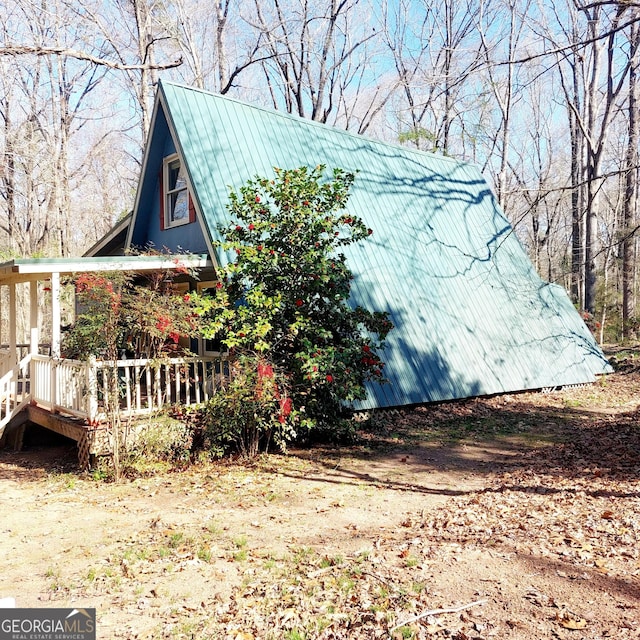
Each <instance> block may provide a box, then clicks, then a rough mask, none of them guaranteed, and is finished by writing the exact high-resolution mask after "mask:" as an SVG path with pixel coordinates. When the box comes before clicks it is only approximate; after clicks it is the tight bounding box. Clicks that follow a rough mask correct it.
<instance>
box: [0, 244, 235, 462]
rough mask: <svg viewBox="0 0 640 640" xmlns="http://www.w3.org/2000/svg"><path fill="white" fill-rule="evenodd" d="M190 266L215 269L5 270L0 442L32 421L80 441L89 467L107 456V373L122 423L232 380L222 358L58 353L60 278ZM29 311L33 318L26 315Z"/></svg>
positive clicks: (188, 260)
mask: <svg viewBox="0 0 640 640" xmlns="http://www.w3.org/2000/svg"><path fill="white" fill-rule="evenodd" d="M187 267H188V268H189V269H204V268H209V269H210V268H211V263H210V261H209V260H207V259H206V258H205V257H197V256H158V257H156V256H153V257H149V256H135V257H129V258H126V257H117V258H97V259H96V258H93V259H75V260H70V259H57V260H28V259H26V260H14V261H11V262H10V263H5V264H3V265H0V301H2V300H5V301H6V300H7V299H8V308H6V309H0V318H2V322H0V437H1V436H2V434H3V432H4V431H5V429H7V427H8V426H9V425H12V426H14V427H15V428H16V429H18V430H20V429H24V426H23V425H24V423H25V422H26V421H31V422H34V423H36V424H39V425H41V426H43V427H45V428H47V429H50V430H52V431H55V432H57V433H61V434H62V435H65V436H66V437H69V438H71V439H73V440H75V441H76V442H77V443H78V455H79V461H80V464H81V466H82V467H83V468H86V467H87V466H88V464H89V457H90V455H92V454H100V453H104V452H105V451H104V449H105V447H106V446H107V443H106V437H105V433H106V431H107V429H106V427H105V424H106V420H107V407H106V406H105V401H106V399H107V398H108V397H109V394H108V393H107V385H108V380H109V374H114V375H116V376H117V381H118V400H119V413H120V417H121V418H123V419H125V420H131V419H134V418H136V417H140V416H144V415H150V414H153V413H154V412H157V411H159V410H161V409H163V408H166V407H167V406H172V405H176V404H182V405H185V406H190V405H194V404H200V403H202V402H206V401H207V400H208V399H209V398H210V397H211V395H212V394H214V393H215V392H216V390H217V389H219V388H220V387H221V386H223V385H224V384H225V380H226V379H227V377H228V375H229V362H228V359H227V358H226V357H225V356H192V357H173V358H162V359H158V360H149V359H140V358H135V359H122V360H118V361H117V362H113V361H104V360H98V359H95V358H92V359H90V360H88V361H80V360H71V359H67V358H64V357H62V355H61V349H60V345H61V310H60V295H61V276H63V275H72V274H77V273H82V272H95V271H113V270H116V269H120V270H130V271H148V270H160V269H185V268H187ZM19 287H21V288H22V290H21V291H19V290H18V288H19ZM7 290H8V295H7ZM19 294H20V295H19ZM44 295H47V296H49V295H50V299H47V300H46V304H44V305H43V304H42V302H43V300H42V297H43V296H44ZM18 300H20V305H19V304H18ZM25 305H26V306H27V307H28V309H27V311H28V313H24V311H25V308H24V307H25ZM19 306H20V310H21V311H22V312H23V316H24V317H26V318H28V322H27V323H26V324H27V326H26V327H22V335H23V336H24V335H25V334H26V338H27V339H26V340H25V341H21V342H19V341H18V335H19V329H20V328H19V327H18V324H19V323H18V309H19ZM43 309H45V310H46V313H43ZM47 315H48V316H49V317H48V318H46V317H45V316H47ZM45 324H47V325H48V327H49V333H50V335H49V336H47V337H49V338H50V340H49V341H48V342H47V343H46V344H43V343H42V342H41V341H40V336H41V335H42V334H43V331H42V329H43V325H45ZM3 338H4V341H5V342H4V344H2V339H3ZM7 338H8V340H7ZM18 439H19V436H18Z"/></svg>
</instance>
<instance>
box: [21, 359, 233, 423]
mask: <svg viewBox="0 0 640 640" xmlns="http://www.w3.org/2000/svg"><path fill="white" fill-rule="evenodd" d="M116 368H117V376H118V394H119V398H118V401H119V407H120V412H121V415H122V416H132V415H139V414H144V413H151V412H154V411H157V410H159V409H162V408H163V407H166V406H167V405H174V404H182V405H185V406H189V405H193V404H200V403H201V402H206V401H207V400H208V399H209V398H210V397H211V396H212V395H213V394H214V393H215V392H216V390H217V389H219V388H221V387H224V386H225V384H226V380H227V379H228V377H229V360H228V358H227V357H222V356H221V357H191V358H170V359H167V360H144V359H135V360H118V361H117V362H116V363H115V364H114V363H113V362H106V361H97V360H90V361H88V362H85V361H79V360H66V359H54V358H50V357H47V356H39V355H34V356H32V357H31V398H32V399H33V400H34V401H35V402H37V403H38V404H40V405H42V406H44V407H46V408H48V409H49V410H51V411H53V412H56V413H67V414H70V415H73V416H76V417H78V418H83V419H85V420H87V421H88V422H89V423H90V424H95V423H97V422H100V421H101V420H104V419H105V418H106V407H105V399H106V398H108V396H109V394H108V385H109V374H110V373H113V372H114V369H116Z"/></svg>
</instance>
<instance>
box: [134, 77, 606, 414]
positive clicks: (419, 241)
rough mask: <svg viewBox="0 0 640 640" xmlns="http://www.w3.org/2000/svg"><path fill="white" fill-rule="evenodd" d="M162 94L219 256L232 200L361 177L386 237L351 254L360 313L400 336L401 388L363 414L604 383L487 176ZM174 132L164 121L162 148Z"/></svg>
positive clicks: (374, 224) (370, 211) (366, 209)
mask: <svg viewBox="0 0 640 640" xmlns="http://www.w3.org/2000/svg"><path fill="white" fill-rule="evenodd" d="M161 93H162V102H161V104H163V105H164V107H165V108H166V110H167V117H168V118H169V119H170V121H171V123H172V127H173V129H174V130H175V132H176V136H177V140H176V144H177V146H178V148H179V150H180V153H181V154H182V157H183V158H184V161H185V162H186V165H187V168H188V172H189V175H190V178H191V181H192V184H193V186H194V190H195V197H196V198H197V201H198V205H199V209H200V211H201V212H202V215H203V217H204V220H205V222H206V228H207V232H208V233H209V234H210V237H211V239H212V240H213V241H214V242H215V240H217V239H218V238H217V230H216V227H217V225H218V224H220V223H225V222H226V221H227V220H228V219H229V215H228V212H227V210H226V204H227V202H228V191H229V186H232V187H234V188H237V187H239V186H241V185H242V184H244V183H245V182H246V181H247V179H249V178H251V177H254V176H256V175H260V176H270V175H272V174H273V167H274V166H280V167H283V168H294V167H298V166H301V165H307V166H315V165H318V164H326V165H327V167H328V168H329V169H331V168H333V167H341V168H343V169H347V170H351V171H358V176H357V178H356V182H355V184H354V187H353V190H352V196H351V199H350V202H349V210H350V211H352V212H353V213H354V214H356V215H359V216H361V217H362V218H363V219H364V221H365V222H366V224H367V225H368V226H370V227H371V228H372V229H374V234H373V236H371V237H370V238H369V240H367V241H366V242H364V243H361V244H360V245H358V246H353V247H349V248H347V249H346V250H345V254H346V255H347V260H348V264H349V266H350V267H351V269H352V270H353V272H354V275H355V280H354V285H353V290H352V300H353V302H354V303H355V304H361V305H363V306H365V307H367V308H369V309H372V310H386V311H388V312H389V313H390V314H391V317H392V319H393V321H394V324H395V325H396V329H395V330H394V331H393V332H392V333H391V334H390V336H389V340H388V347H387V351H386V353H385V354H384V358H385V360H386V362H387V369H386V372H387V375H388V377H389V379H390V384H389V385H385V386H377V385H374V386H373V387H372V388H371V389H370V394H369V398H368V400H367V401H366V402H364V403H362V405H361V406H363V407H369V406H372V407H373V406H378V407H384V406H398V405H404V404H411V403H419V402H428V401H440V400H448V399H453V398H462V397H470V396H477V395H484V394H494V393H502V392H510V391H519V390H525V389H537V388H541V387H552V386H559V385H567V384H577V383H584V382H591V381H593V380H594V375H595V374H599V373H603V372H605V371H607V370H608V364H607V362H606V360H605V358H604V356H603V355H602V353H601V351H600V350H599V348H598V347H597V345H596V343H595V342H594V340H593V338H592V336H591V334H590V333H589V331H588V329H587V328H586V327H585V325H584V323H583V322H582V320H581V318H580V317H579V315H578V313H577V312H576V311H575V310H574V308H573V306H572V305H571V303H570V301H569V299H568V297H567V295H566V293H565V292H564V290H562V289H560V288H558V287H556V286H554V285H550V284H548V283H545V282H543V281H542V280H541V279H540V278H539V277H538V275H537V274H536V273H535V270H534V269H533V266H532V265H531V262H530V261H529V259H528V257H527V255H526V253H525V252H524V250H523V248H522V247H521V245H520V244H519V242H518V240H517V239H516V237H515V234H514V233H513V230H512V228H511V227H510V225H509V223H508V221H507V219H506V218H505V216H504V215H503V214H502V212H501V211H500V210H499V209H498V207H497V205H496V202H495V199H494V197H493V195H492V193H491V190H490V188H489V186H488V185H487V183H486V181H485V180H484V178H483V177H482V175H481V174H480V172H479V171H478V169H477V168H476V167H474V166H470V165H467V164H463V163H460V162H457V161H454V160H452V159H449V158H444V157H440V156H436V155H432V154H427V153H422V152H419V151H414V150H411V149H406V148H402V147H395V146H392V145H388V144H384V143H381V142H376V141H372V140H369V139H366V138H363V137H360V136H355V135H352V134H349V133H347V132H344V131H340V130H336V129H331V128H329V127H326V126H323V125H319V124H317V123H313V122H310V121H307V120H302V119H299V118H295V117H292V116H289V115H286V114H282V113H277V112H272V111H268V110H265V109H260V108H255V107H251V106H249V105H246V104H243V103H240V102H237V101H234V100H230V99H228V98H223V97H221V96H216V95H213V94H209V93H206V92H203V91H199V90H194V89H190V88H187V87H182V86H179V85H174V84H168V83H163V85H162V87H161ZM162 128H163V124H162V119H160V118H158V122H157V123H156V131H155V132H154V134H153V135H154V137H155V136H157V135H160V134H162V133H163V132H162ZM158 129H160V130H161V131H158ZM166 130H167V127H166V123H165V124H164V135H165V136H166V134H167V131H166ZM152 144H153V141H152ZM158 144H160V143H158ZM148 171H149V169H148ZM151 171H152V169H151ZM136 226H138V225H137V223H136ZM152 226H153V225H152ZM182 246H183V247H185V248H188V249H192V247H191V246H189V245H186V244H183V245H182ZM193 250H194V251H195V249H193ZM217 258H218V259H219V260H224V259H225V256H223V255H220V256H217Z"/></svg>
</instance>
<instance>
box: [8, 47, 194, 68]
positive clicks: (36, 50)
mask: <svg viewBox="0 0 640 640" xmlns="http://www.w3.org/2000/svg"><path fill="white" fill-rule="evenodd" d="M22 55H34V56H62V57H65V58H75V59H76V60H85V61H86V62H91V63H93V64H95V65H99V66H102V67H108V68H109V69H117V70H118V71H133V70H147V69H158V70H162V69H173V68H175V67H179V66H180V65H181V64H182V62H183V60H182V57H180V58H178V59H177V60H174V61H173V62H166V63H164V64H122V63H119V62H112V61H111V60H106V59H104V58H98V57H96V56H92V55H90V54H88V53H84V51H78V50H77V49H67V48H65V47H33V46H29V45H9V46H5V47H0V56H22Z"/></svg>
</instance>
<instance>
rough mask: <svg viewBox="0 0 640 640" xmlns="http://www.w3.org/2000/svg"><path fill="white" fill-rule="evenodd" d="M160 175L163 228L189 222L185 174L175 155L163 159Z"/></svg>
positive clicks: (189, 209)
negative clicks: (162, 186)
mask: <svg viewBox="0 0 640 640" xmlns="http://www.w3.org/2000/svg"><path fill="white" fill-rule="evenodd" d="M162 173H163V175H162V178H163V179H162V183H163V185H164V188H163V192H164V193H163V212H162V213H163V218H164V220H163V222H164V225H163V226H164V228H165V229H166V228H169V227H177V226H179V225H181V224H187V223H188V222H191V218H192V215H191V208H192V207H191V202H190V197H189V189H188V188H187V178H186V172H185V168H184V166H183V165H182V163H181V162H180V159H179V158H178V156H177V155H173V156H169V157H168V158H165V161H164V166H163V172H162Z"/></svg>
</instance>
